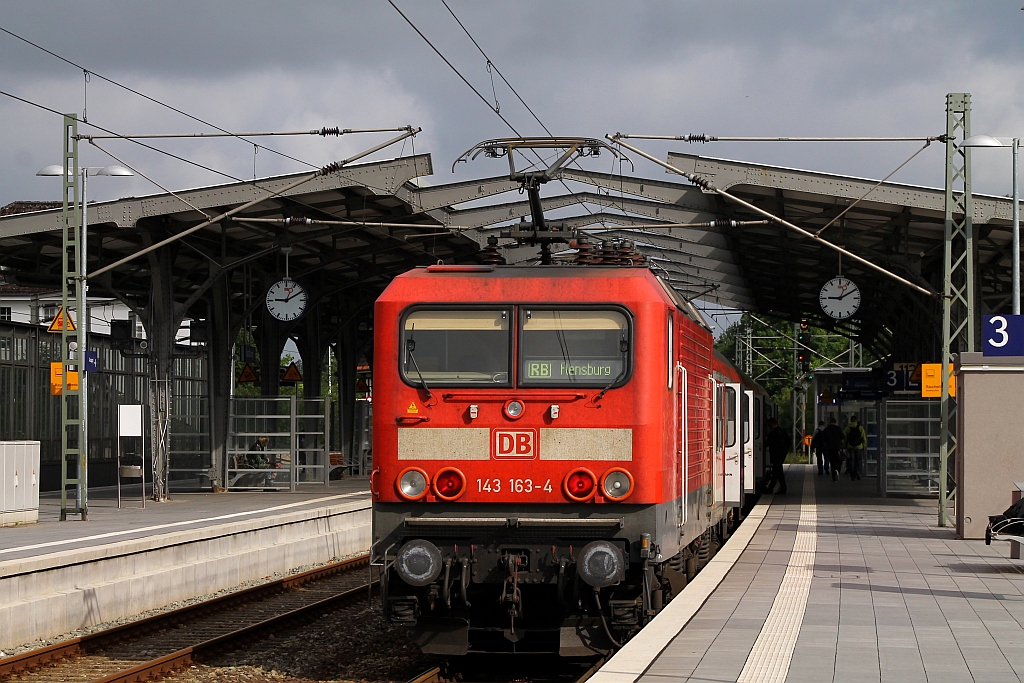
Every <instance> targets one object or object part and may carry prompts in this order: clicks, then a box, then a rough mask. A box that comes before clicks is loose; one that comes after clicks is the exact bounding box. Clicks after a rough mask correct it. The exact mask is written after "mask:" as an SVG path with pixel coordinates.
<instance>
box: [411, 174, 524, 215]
mask: <svg viewBox="0 0 1024 683" xmlns="http://www.w3.org/2000/svg"><path fill="white" fill-rule="evenodd" d="M519 186H520V183H519V182H518V181H514V180H510V179H509V177H508V176H500V177H495V178H484V179H483V180H467V181H465V182H459V183H448V184H446V185H433V186H426V187H419V186H417V185H413V184H412V183H406V184H405V185H403V186H402V187H401V188H400V189H399V190H398V191H397V192H396V193H395V195H396V196H397V197H398V198H399V199H401V200H403V201H404V202H406V203H407V204H409V205H410V206H411V207H412V208H413V209H414V210H415V211H420V212H431V211H433V210H435V209H442V208H445V207H452V208H455V207H456V205H458V204H461V203H464V202H471V201H473V200H475V199H482V198H484V197H492V196H494V195H498V194H504V193H505V192H511V191H512V190H518V189H519ZM456 210H457V209H456Z"/></svg>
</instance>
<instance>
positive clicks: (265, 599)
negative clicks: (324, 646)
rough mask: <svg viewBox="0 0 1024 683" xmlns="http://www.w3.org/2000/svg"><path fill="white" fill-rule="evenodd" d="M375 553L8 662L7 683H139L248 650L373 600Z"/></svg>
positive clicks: (0, 672) (3, 662) (2, 673)
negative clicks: (365, 573) (292, 627)
mask: <svg viewBox="0 0 1024 683" xmlns="http://www.w3.org/2000/svg"><path fill="white" fill-rule="evenodd" d="M368 562H369V556H368V555H363V556H360V557H356V558H353V559H350V560H345V561H342V562H336V563H333V564H330V565H326V566H324V567H320V568H317V569H313V570H310V571H307V572H303V573H301V574H295V575H293V576H289V577H285V578H283V579H278V580H276V581H271V582H269V583H265V584H261V585H259V586H254V587H252V588H247V589H245V590H241V591H238V592H235V593H230V594H228V595H224V596H221V597H219V598H215V599H213V600H208V601H204V602H201V603H197V604H195V605H189V606H187V607H182V608H180V609H176V610H173V611H170V612H165V613H163V614H158V615H155V616H152V617H148V618H145V619H141V620H139V621H134V622H131V623H129V624H124V625H121V626H117V627H114V628H111V629H107V630H104V631H99V632H97V633H93V634H90V635H87V636H82V637H79V638H73V639H71V640H67V641H63V642H60V643H57V644H54V645H49V646H47V647H42V648H39V649H36V650H30V651H27V652H23V653H21V654H18V655H13V656H10V657H6V658H4V659H0V681H4V682H5V683H58V682H60V683H70V682H77V681H82V682H88V683H139V682H141V681H147V680H153V679H156V678H160V677H162V676H166V675H168V674H170V673H173V672H175V671H178V670H180V669H183V668H185V667H188V666H191V665H192V664H194V663H196V662H197V661H199V660H201V659H202V658H204V657H206V656H209V655H211V654H213V653H215V652H221V651H223V650H226V649H231V648H232V647H238V646H240V645H244V644H245V643H246V642H247V641H252V640H254V639H256V638H258V637H259V634H260V633H262V632H266V630H267V629H269V628H272V627H276V626H280V625H283V624H285V623H286V622H290V621H293V620H295V619H297V618H299V617H304V618H311V617H314V616H316V615H318V614H321V613H324V612H326V611H329V610H332V609H336V608H339V607H342V606H344V605H347V604H350V603H352V602H354V601H357V600H360V599H366V598H367V596H368V590H372V589H373V585H372V584H367V583H366V581H365V579H364V578H362V577H359V578H356V572H355V570H356V569H358V568H360V567H365V566H366V565H367V563H368Z"/></svg>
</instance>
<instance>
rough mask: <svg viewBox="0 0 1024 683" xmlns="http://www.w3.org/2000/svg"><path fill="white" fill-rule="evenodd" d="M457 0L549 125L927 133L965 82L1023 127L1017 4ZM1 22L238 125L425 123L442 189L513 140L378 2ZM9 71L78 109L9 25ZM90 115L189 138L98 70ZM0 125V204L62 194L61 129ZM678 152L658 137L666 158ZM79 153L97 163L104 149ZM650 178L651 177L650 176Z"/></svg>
mask: <svg viewBox="0 0 1024 683" xmlns="http://www.w3.org/2000/svg"><path fill="white" fill-rule="evenodd" d="M396 2H397V3H398V5H399V6H400V7H401V8H402V9H403V11H405V12H406V13H407V15H408V16H409V17H410V18H411V19H412V20H413V21H414V22H415V23H416V24H417V26H419V27H420V28H421V30H423V31H424V33H426V34H427V35H428V36H429V37H430V38H431V40H433V41H434V42H435V44H436V45H437V46H438V48H439V49H441V50H442V51H443V52H444V53H445V55H446V56H447V57H448V58H449V59H450V60H451V61H452V62H453V63H454V64H455V65H456V66H457V67H458V68H459V69H460V71H462V73H463V74H464V75H465V76H466V78H467V79H469V80H470V82H472V83H473V84H474V85H475V86H476V87H477V88H478V89H479V90H480V91H481V92H482V93H484V94H485V96H486V97H487V98H488V99H491V98H493V97H494V95H493V94H492V90H491V87H492V86H491V79H490V77H489V75H488V73H487V70H486V64H485V62H484V59H483V58H482V57H481V56H480V54H479V53H478V52H477V51H476V48H475V47H474V46H473V44H472V43H471V42H470V40H469V39H468V38H467V37H466V35H465V34H464V33H463V32H462V29H460V28H459V26H458V25H457V24H456V23H455V22H454V20H453V19H452V17H451V16H450V15H449V14H448V12H447V11H446V10H445V8H444V6H443V5H442V4H441V3H440V2H439V0H416V1H413V0H401V1H398V0H396ZM450 4H451V6H452V7H453V9H455V11H456V12H457V13H458V14H459V16H460V18H462V20H463V21H464V23H465V24H466V26H467V27H468V28H469V29H470V31H471V32H472V33H473V35H474V37H476V39H477V40H478V41H479V42H480V43H481V45H482V46H483V47H484V48H485V50H486V51H487V52H488V54H489V55H490V57H491V58H492V59H493V60H494V62H495V63H496V64H497V65H498V67H499V68H500V69H501V70H502V72H503V73H504V74H505V75H506V76H507V77H508V78H509V80H510V81H511V82H512V84H513V85H514V86H515V87H516V89H517V90H518V91H519V93H520V94H521V95H522V96H523V97H524V98H525V99H526V100H527V102H528V103H529V104H530V106H531V107H532V108H533V109H534V111H535V112H536V113H537V114H538V115H539V116H540V117H541V118H542V120H543V121H544V122H545V123H546V124H547V125H548V127H549V128H550V129H551V130H552V131H553V132H555V133H561V134H588V135H603V134H604V133H607V132H614V131H632V132H653V133H671V134H681V133H690V132H708V133H717V134H744V135H830V134H853V135H898V134H912V135H918V134H936V133H940V132H942V131H943V128H944V113H943V108H944V99H945V94H946V93H947V92H955V91H968V92H971V93H973V95H974V103H975V114H974V127H975V131H976V132H982V131H984V132H992V133H995V134H1001V135H1010V134H1014V133H1018V134H1019V133H1021V132H1024V106H1022V102H1024V86H1021V85H1019V83H1020V79H1019V74H1020V73H1021V67H1022V65H1024V41H1022V40H1020V35H1022V29H1024V12H1021V11H1020V2H1019V0H1017V1H1016V2H1005V1H999V2H988V3H957V2H940V1H933V0H919V1H917V2H881V1H879V2H844V3H829V2H820V1H814V0H803V1H798V0H791V1H789V2H772V3H764V2H754V1H753V0H750V1H748V2H633V3H621V2H582V1H578V2H544V1H540V0H534V1H532V2H520V1H517V2H469V1H467V0H451V2H450ZM0 25H2V26H4V27H5V28H7V29H9V30H11V31H14V32H16V33H19V34H21V35H23V36H25V37H26V38H30V39H32V40H34V41H37V42H39V43H40V44H43V45H45V46H47V47H50V48H52V49H53V50H55V51H57V52H59V53H61V54H64V55H65V56H67V57H68V58H70V59H73V60H75V61H77V62H79V63H81V64H83V65H85V66H87V67H88V68H89V69H92V70H95V71H97V72H99V73H103V74H105V75H108V76H111V77H113V78H116V79H118V80H122V81H124V82H125V83H126V84H129V85H132V86H133V87H135V88H137V89H140V90H142V91H144V92H146V93H148V94H150V95H152V96H154V97H159V98H161V99H164V100H166V101H168V102H170V103H172V104H174V105H175V106H178V107H180V108H182V109H185V110H187V111H189V112H191V113H194V114H195V115H197V116H200V117H203V118H206V119H208V120H210V121H213V122H215V123H217V124H218V125H221V126H225V127H228V128H232V129H235V130H238V129H241V128H248V129H251V130H257V129H270V130H280V129H284V128H292V127H300V128H301V127H306V126H309V127H318V126H320V125H340V126H346V127H354V126H375V125H401V124H405V123H413V124H416V125H422V126H424V128H425V132H424V134H423V135H422V136H421V138H420V139H418V140H417V143H416V144H417V151H430V152H432V153H433V154H434V160H435V164H434V166H435V173H436V177H435V178H434V179H432V182H435V183H436V182H445V181H447V180H450V179H451V178H452V176H451V175H450V171H449V170H448V168H449V167H450V163H451V160H452V159H453V158H454V157H455V156H456V155H457V154H458V153H459V152H461V151H463V150H464V149H466V148H468V147H469V146H470V145H472V144H473V143H474V142H476V141H478V140H480V139H484V138H489V137H498V136H503V135H508V134H510V131H509V130H508V128H507V127H506V126H505V125H504V124H503V123H502V122H501V121H500V120H499V119H498V118H497V117H496V116H495V115H494V114H493V113H492V112H489V111H488V110H487V107H486V106H485V105H484V104H483V103H482V102H480V101H479V99H477V97H476V95H474V94H473V93H472V92H470V91H469V89H468V88H466V86H465V85H464V84H463V83H462V82H461V81H459V80H458V78H457V77H456V76H455V74H453V73H452V72H451V70H450V69H449V68H448V67H447V66H445V64H444V63H443V62H442V61H441V60H440V59H439V58H438V57H437V56H436V55H435V54H434V53H433V52H432V51H431V50H430V48H429V47H428V46H427V45H426V44H425V43H424V42H423V41H422V40H421V39H420V38H419V37H418V36H417V35H416V34H415V33H414V32H413V30H412V29H411V28H410V27H409V26H408V25H406V23H405V22H404V21H403V20H402V19H401V17H400V16H398V14H397V13H396V12H395V11H394V10H393V9H392V8H391V6H390V5H389V4H388V3H387V2H386V1H384V0H373V1H370V0H365V1H362V0H361V1H353V2H301V3H299V2H292V3H280V2H270V1H269V0H268V1H266V2H217V3H210V2H204V1H199V0H195V1H181V0H176V1H175V2H173V3H138V2H134V1H128V0H124V1H121V2H116V1H108V2H102V1H99V0H94V1H92V2H89V3H87V4H70V3H67V2H56V1H50V0H35V1H34V2H31V3H26V2H19V1H15V0H2V1H0ZM0 83H2V84H3V89H5V90H10V91H13V92H15V93H17V94H19V95H22V96H25V97H28V98H31V99H35V100H38V101H40V102H43V103H46V104H47V105H49V106H52V107H54V108H56V109H59V110H62V111H64V110H67V111H81V109H82V100H83V83H82V75H81V73H80V72H78V71H77V70H75V69H74V68H72V67H70V66H68V65H66V64H63V63H61V62H59V61H57V60H55V59H53V58H52V57H49V56H47V55H45V54H43V53H41V52H39V51H38V50H35V49H34V48H31V47H29V46H26V45H24V44H22V43H19V42H18V41H16V40H14V39H12V38H10V37H9V36H5V35H2V34H0ZM495 90H496V94H497V99H498V100H499V101H500V103H501V111H502V113H503V114H505V115H506V116H507V117H508V118H509V120H511V121H512V122H513V124H514V125H515V126H516V127H517V128H518V129H519V130H520V131H521V132H522V133H525V134H538V133H540V132H541V129H540V126H539V125H538V124H537V123H536V122H535V121H534V120H533V119H532V117H531V116H530V115H529V113H528V112H527V111H526V110H525V109H524V108H523V107H522V105H520V104H519V103H518V102H517V101H516V99H515V97H514V96H513V95H512V93H510V92H509V91H508V89H507V88H506V87H505V86H504V85H503V84H502V83H500V81H499V80H497V79H495ZM89 114H90V119H91V120H93V121H96V122H102V123H103V124H104V125H107V126H109V127H111V128H115V129H117V130H121V131H132V132H136V131H168V130H170V131H185V130H198V129H200V128H201V127H200V126H198V125H197V124H195V123H194V122H190V121H188V120H187V119H183V118H182V117H180V116H178V115H175V114H173V113H171V112H168V111H167V110H164V109H161V108H159V107H157V106H155V105H153V104H151V103H147V102H145V101H142V100H140V99H139V98H137V97H135V96H132V95H129V94H126V93H124V92H123V91H119V90H118V89H117V88H114V87H112V86H110V85H107V84H104V83H102V82H101V81H99V79H96V78H93V80H92V83H91V84H90V86H89ZM0 117H2V120H3V121H4V123H5V125H4V127H3V129H2V130H0V153H2V155H3V163H2V164H0V204H3V203H6V202H8V201H12V200H14V199H23V198H44V197H45V196H47V195H48V194H55V193H56V188H51V187H50V185H48V184H46V183H47V181H45V180H42V179H36V178H34V177H32V175H31V174H32V173H34V170H35V169H36V168H38V167H40V166H42V165H45V164H48V163H52V162H53V161H54V160H55V159H56V158H58V157H59V154H60V146H59V145H60V119H59V118H58V117H54V116H50V115H46V114H41V113H40V112H38V111H35V110H32V109H30V108H27V107H25V106H24V105H21V104H17V103H12V102H10V101H7V100H4V101H0ZM364 143H365V144H371V143H370V142H369V141H368V139H363V140H350V141H341V142H337V141H333V142H323V141H319V140H316V141H314V140H286V141H284V140H282V141H278V140H275V141H274V143H273V145H274V146H276V147H279V148H281V149H282V150H285V151H288V152H289V153H290V154H293V155H294V156H298V157H300V158H303V159H306V160H309V161H311V162H312V163H315V164H321V163H326V162H327V161H331V160H333V159H336V158H339V157H340V156H343V155H344V154H346V153H351V151H353V150H355V149H357V148H358V147H359V146H360V145H362V144H364ZM119 144H120V145H121V146H120V147H118V149H120V150H121V151H122V152H124V153H126V154H129V155H131V159H132V161H133V163H135V162H137V163H140V164H145V165H146V168H147V169H148V170H149V171H151V172H152V173H153V175H154V176H155V177H157V178H158V179H160V180H161V182H164V183H165V184H169V185H170V186H172V187H173V186H177V187H183V186H196V185H202V184H206V183H211V182H216V181H218V178H217V176H214V175H212V174H209V173H205V172H200V171H196V170H195V169H192V168H189V167H188V166H185V165H182V164H180V163H178V162H174V161H171V160H168V159H166V158H162V157H160V156H159V155H156V154H153V153H150V152H143V151H140V150H137V149H132V148H131V147H130V146H126V145H124V143H119ZM162 146H163V147H164V148H166V149H169V150H173V151H175V152H177V153H180V154H183V155H187V156H189V157H191V158H196V159H197V160H202V161H203V162H204V163H208V164H211V165H214V166H216V167H217V168H219V169H222V170H224V171H226V172H229V173H231V174H233V175H238V176H241V177H248V176H251V175H252V166H253V155H252V150H251V148H248V147H246V146H245V145H244V144H242V143H240V142H237V141H225V142H221V143H216V144H213V143H209V144H208V143H194V142H189V143H162ZM679 147H680V145H679V144H674V145H671V146H670V145H659V144H654V143H652V144H650V145H649V147H648V148H649V149H650V150H651V151H652V152H654V153H658V154H661V155H663V154H664V152H665V151H667V150H668V149H669V148H673V149H678V148H679ZM913 150H914V146H913V145H912V144H911V145H901V146H865V145H857V146H849V145H846V146H843V145H767V144H762V145H741V144H733V145H724V144H719V145H712V146H706V147H703V148H700V149H699V151H700V152H702V153H704V154H707V155H712V156H724V157H731V158H744V159H751V160H757V161H761V162H763V163H777V164H783V165H793V166H799V167H805V168H813V169H820V170H825V171H832V172H837V173H849V174H855V175H864V176H873V177H879V176H881V175H885V174H887V173H888V172H889V171H891V170H892V169H893V168H895V166H896V165H898V164H899V163H900V162H902V161H903V160H904V159H905V158H906V157H907V156H909V155H910V154H911V153H912V152H913ZM406 151H408V149H407V150H406ZM694 151H698V150H696V149H695V150H694ZM84 153H88V154H90V155H94V156H96V157H97V158H95V159H94V161H95V163H105V160H104V159H102V158H101V156H102V155H100V153H98V152H97V151H96V150H86V152H84ZM998 156H999V155H998V154H997V155H994V156H992V157H991V158H990V159H985V160H982V159H981V158H980V157H978V158H977V160H976V188H978V189H980V190H981V191H991V192H1000V193H1001V192H1006V191H1008V185H1009V172H1008V164H1009V160H1008V159H1006V160H1005V163H1004V160H1002V159H1000V158H997V157H998ZM1006 156H1008V155H1006ZM256 157H257V158H256V165H257V173H258V174H260V175H263V174H269V173H278V172H284V171H294V170H299V169H301V168H303V167H302V166H301V165H298V164H295V163H294V162H290V161H287V160H284V159H281V158H280V157H276V158H275V157H274V156H273V155H269V154H258V155H256ZM90 163H93V162H92V161H90ZM602 163H603V162H602ZM1004 166H1006V168H1005V169H1004V168H1003V167H1004ZM602 170H607V169H602ZM500 172H501V168H500V166H496V165H494V164H487V163H477V164H475V165H471V166H467V167H460V169H459V172H458V176H457V177H465V176H466V175H488V174H492V173H494V174H497V173H500ZM641 172H643V173H648V174H653V175H656V176H657V177H661V176H662V174H661V171H660V169H657V168H654V167H651V166H642V167H641ZM898 178H899V179H902V180H904V181H906V182H918V183H926V184H940V183H941V182H942V155H941V152H940V151H939V150H938V149H937V148H936V149H933V150H928V151H927V152H925V153H924V154H922V155H921V156H920V157H919V158H918V159H916V160H915V161H914V162H913V163H912V164H911V165H910V166H908V167H907V168H906V169H905V170H904V171H903V172H901V174H900V176H899V177H898ZM105 185H106V187H101V184H100V183H99V182H97V183H96V184H95V187H94V191H95V193H96V194H95V195H94V196H116V195H119V194H129V193H145V192H149V191H155V188H153V187H152V186H148V185H147V184H146V183H145V182H143V181H141V180H133V181H127V182H121V181H118V182H117V185H116V186H115V184H114V183H113V181H111V182H109V183H105ZM111 187H116V188H123V189H110V188H111ZM51 190H52V192H51Z"/></svg>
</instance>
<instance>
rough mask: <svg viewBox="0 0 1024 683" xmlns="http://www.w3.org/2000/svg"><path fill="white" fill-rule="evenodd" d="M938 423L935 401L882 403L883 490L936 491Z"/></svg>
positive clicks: (911, 492)
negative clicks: (883, 434) (883, 441)
mask: <svg viewBox="0 0 1024 683" xmlns="http://www.w3.org/2000/svg"><path fill="white" fill-rule="evenodd" d="M940 426H941V420H940V412H939V402H938V400H935V399H932V400H927V399H923V400H918V401H907V400H893V399H890V400H887V401H886V402H885V462H886V467H885V488H884V491H886V492H887V493H907V494H918V495H937V494H938V491H939V488H938V486H939V428H940Z"/></svg>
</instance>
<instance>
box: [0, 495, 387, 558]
mask: <svg viewBox="0 0 1024 683" xmlns="http://www.w3.org/2000/svg"><path fill="white" fill-rule="evenodd" d="M359 492H361V493H362V494H363V495H365V496H366V498H367V500H369V495H370V492H369V480H368V479H367V478H366V477H351V478H346V479H339V480H335V481H332V482H331V485H330V487H329V488H325V487H324V486H323V485H319V486H315V485H311V486H309V487H308V488H303V490H301V491H297V492H295V493H292V492H289V491H269V492H257V491H252V492H249V491H246V492H231V493H174V494H172V495H171V500H170V501H168V502H164V503H154V502H152V501H149V502H147V503H146V509H142V501H141V500H140V496H139V494H140V491H139V488H138V486H135V487H124V488H123V489H122V496H123V497H122V501H121V505H122V507H121V509H120V510H119V509H118V508H117V492H116V491H115V490H114V489H107V488H105V489H97V490H94V491H90V492H89V520H88V521H86V522H83V521H81V519H80V518H78V517H72V518H69V519H68V520H67V521H65V522H60V521H59V519H60V494H59V493H44V494H42V496H40V499H39V523H37V524H27V525H24V526H17V527H4V528H0V562H5V561H7V560H15V559H24V558H29V557H37V556H39V555H47V554H50V553H55V552H60V551H65V550H74V549H78V548H87V547H92V546H96V545H106V544H109V543H116V542H119V541H129V540H135V539H139V538H145V537H148V536H155V535H159V534H166V533H168V532H172V531H180V530H185V529H198V528H202V527H208V526H216V525H220V524H224V523H227V522H232V521H243V520H247V519H256V518H259V517H267V516H274V515H280V514H282V513H283V512H289V511H298V510H306V509H313V508H316V507H325V506H328V505H330V504H332V503H337V502H340V501H342V500H351V499H353V498H354V497H357V496H353V495H351V494H353V493H359ZM341 496H344V498H342V497H341Z"/></svg>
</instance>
